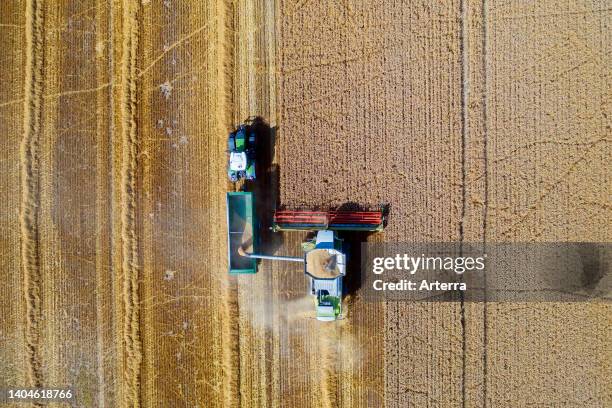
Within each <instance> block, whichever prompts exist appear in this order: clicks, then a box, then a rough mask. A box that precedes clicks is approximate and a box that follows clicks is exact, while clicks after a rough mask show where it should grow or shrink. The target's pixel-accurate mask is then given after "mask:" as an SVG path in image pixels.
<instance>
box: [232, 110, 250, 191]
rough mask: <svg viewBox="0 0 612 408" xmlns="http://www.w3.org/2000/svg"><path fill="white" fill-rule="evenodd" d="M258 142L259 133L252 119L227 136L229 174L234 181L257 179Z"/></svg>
mask: <svg viewBox="0 0 612 408" xmlns="http://www.w3.org/2000/svg"><path fill="white" fill-rule="evenodd" d="M256 142H257V134H256V132H255V128H254V127H253V124H252V122H251V121H247V122H246V123H243V124H241V125H239V126H238V128H237V129H236V130H235V131H233V132H230V134H229V136H228V138H227V150H228V152H229V163H228V166H227V175H228V177H229V180H230V181H231V182H232V183H236V182H237V181H239V180H242V179H245V180H249V181H251V180H255V159H256V157H255V156H256Z"/></svg>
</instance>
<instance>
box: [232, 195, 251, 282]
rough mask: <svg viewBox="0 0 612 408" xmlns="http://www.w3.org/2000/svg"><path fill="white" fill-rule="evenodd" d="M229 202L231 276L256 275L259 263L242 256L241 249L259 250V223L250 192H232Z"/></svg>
mask: <svg viewBox="0 0 612 408" xmlns="http://www.w3.org/2000/svg"><path fill="white" fill-rule="evenodd" d="M226 202H227V251H228V254H227V259H228V262H229V273H230V274H232V275H233V274H242V273H256V272H257V261H256V260H255V259H252V258H249V257H246V256H242V255H241V254H240V252H241V249H242V250H246V251H249V252H254V251H256V250H257V228H256V227H257V221H256V219H255V212H254V210H253V195H252V193H250V192H230V193H227V196H226Z"/></svg>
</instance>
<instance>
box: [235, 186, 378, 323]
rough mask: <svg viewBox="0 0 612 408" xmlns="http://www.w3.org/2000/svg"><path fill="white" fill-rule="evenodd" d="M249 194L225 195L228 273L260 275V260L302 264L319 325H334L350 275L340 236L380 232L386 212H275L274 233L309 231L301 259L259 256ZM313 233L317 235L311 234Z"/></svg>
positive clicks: (251, 198)
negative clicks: (350, 232)
mask: <svg viewBox="0 0 612 408" xmlns="http://www.w3.org/2000/svg"><path fill="white" fill-rule="evenodd" d="M253 208H254V205H253V196H252V194H251V193H249V192H231V193H227V226H228V251H229V253H228V259H229V273H230V274H242V273H256V272H257V261H256V260H257V259H270V260H275V261H287V262H299V263H303V264H304V274H305V275H306V277H307V278H308V280H309V283H310V294H311V295H312V296H313V297H314V299H315V303H316V312H317V319H318V320H322V321H333V320H336V319H337V318H338V317H339V316H340V314H341V313H342V295H343V285H342V279H343V278H344V276H345V275H346V265H347V254H346V248H344V243H343V240H341V239H340V238H339V237H338V235H337V233H336V231H380V230H382V228H383V221H384V217H383V212H382V211H323V212H321V211H287V210H279V211H276V212H275V214H274V218H273V225H272V230H274V231H286V230H298V231H310V232H311V234H310V235H311V237H310V238H308V239H307V240H306V241H304V242H303V243H302V249H303V251H304V256H303V257H291V256H277V255H265V254H259V253H257V247H258V240H257V225H258V222H257V220H256V218H255V214H254V211H253ZM312 232H315V234H312Z"/></svg>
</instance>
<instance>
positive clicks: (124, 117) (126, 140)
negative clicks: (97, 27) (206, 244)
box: [120, 0, 142, 407]
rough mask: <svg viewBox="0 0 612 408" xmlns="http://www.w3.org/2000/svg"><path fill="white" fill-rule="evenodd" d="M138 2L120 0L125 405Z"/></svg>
mask: <svg viewBox="0 0 612 408" xmlns="http://www.w3.org/2000/svg"><path fill="white" fill-rule="evenodd" d="M139 6H140V2H139V1H135V0H124V2H123V10H122V11H123V15H122V20H123V29H124V30H125V32H124V37H123V45H122V47H123V49H122V56H121V105H120V109H121V110H120V113H121V116H120V118H121V146H122V152H121V156H122V157H121V159H122V160H121V184H120V188H121V191H120V194H121V241H122V252H123V254H122V255H123V262H122V269H123V305H124V311H125V316H124V320H123V343H124V347H125V349H124V352H125V366H124V373H123V374H124V381H125V384H124V385H125V387H126V390H125V393H124V394H123V397H124V401H123V403H124V406H126V407H140V405H141V401H140V380H141V378H140V377H141V373H140V368H141V364H142V342H141V334H140V299H139V293H138V289H139V288H138V280H139V267H138V240H137V236H136V171H137V164H138V163H137V160H138V157H137V153H138V152H137V150H138V140H137V139H138V133H137V129H136V101H137V95H136V79H137V73H136V60H137V50H138V30H139V23H138V11H139Z"/></svg>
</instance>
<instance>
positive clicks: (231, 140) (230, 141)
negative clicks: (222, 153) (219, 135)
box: [227, 134, 236, 152]
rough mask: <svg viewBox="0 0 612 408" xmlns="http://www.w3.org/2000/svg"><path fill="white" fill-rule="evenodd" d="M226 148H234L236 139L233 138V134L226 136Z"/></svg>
mask: <svg viewBox="0 0 612 408" xmlns="http://www.w3.org/2000/svg"><path fill="white" fill-rule="evenodd" d="M227 150H229V151H230V152H233V151H234V150H236V140H235V139H234V135H233V134H230V136H229V137H228V138H227Z"/></svg>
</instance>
